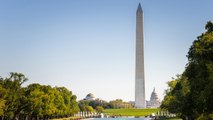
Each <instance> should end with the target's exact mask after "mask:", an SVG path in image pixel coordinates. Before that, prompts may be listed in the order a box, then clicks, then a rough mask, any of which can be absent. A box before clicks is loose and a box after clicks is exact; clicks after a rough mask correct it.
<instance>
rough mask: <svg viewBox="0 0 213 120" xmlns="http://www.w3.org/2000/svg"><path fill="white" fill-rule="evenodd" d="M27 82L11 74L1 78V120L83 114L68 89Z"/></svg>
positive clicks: (23, 77) (19, 74)
mask: <svg viewBox="0 0 213 120" xmlns="http://www.w3.org/2000/svg"><path fill="white" fill-rule="evenodd" d="M25 81H27V78H26V77H25V76H24V75H23V74H21V73H10V76H9V77H8V78H5V79H3V78H0V119H1V118H3V119H9V120H10V119H17V120H18V119H19V120H22V119H33V118H34V119H49V118H57V117H64V116H69V115H72V114H74V113H76V112H78V111H79V108H78V104H77V101H76V98H77V97H76V96H75V95H73V94H72V92H71V91H69V90H68V89H66V88H65V87H54V88H53V87H51V86H49V85H40V84H30V85H28V86H27V87H22V86H21V85H22V84H23V83H24V82H25Z"/></svg>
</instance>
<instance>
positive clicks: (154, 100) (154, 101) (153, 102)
mask: <svg viewBox="0 0 213 120" xmlns="http://www.w3.org/2000/svg"><path fill="white" fill-rule="evenodd" d="M160 105H161V102H160V100H159V99H158V95H157V93H156V92H155V88H154V89H153V92H152V94H151V97H150V100H149V101H146V107H147V108H159V107H160Z"/></svg>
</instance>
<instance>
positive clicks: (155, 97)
mask: <svg viewBox="0 0 213 120" xmlns="http://www.w3.org/2000/svg"><path fill="white" fill-rule="evenodd" d="M150 100H158V95H157V93H156V92H155V89H154V90H153V92H152V94H151V97H150Z"/></svg>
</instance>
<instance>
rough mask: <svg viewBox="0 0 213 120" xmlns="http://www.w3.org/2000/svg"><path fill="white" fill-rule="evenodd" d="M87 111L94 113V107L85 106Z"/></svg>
mask: <svg viewBox="0 0 213 120" xmlns="http://www.w3.org/2000/svg"><path fill="white" fill-rule="evenodd" d="M85 111H87V112H93V111H94V109H93V108H92V106H85Z"/></svg>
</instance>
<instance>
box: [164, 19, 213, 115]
mask: <svg viewBox="0 0 213 120" xmlns="http://www.w3.org/2000/svg"><path fill="white" fill-rule="evenodd" d="M205 28H206V32H205V33H203V34H202V35H201V36H198V37H197V40H195V41H194V42H193V44H192V46H191V47H190V49H189V52H188V55H187V57H188V61H189V62H188V64H187V66H186V69H185V71H184V72H183V74H182V75H181V76H179V77H177V78H176V79H175V80H173V81H171V82H168V86H169V89H168V90H166V96H165V98H164V100H163V102H162V105H161V108H164V109H168V110H170V111H172V112H174V113H179V114H180V115H182V116H183V118H188V119H196V118H199V119H204V118H205V116H206V118H205V119H213V118H212V117H211V116H212V114H213V87H212V86H213V23H212V22H210V21H209V22H208V23H207V24H206V26H205Z"/></svg>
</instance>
